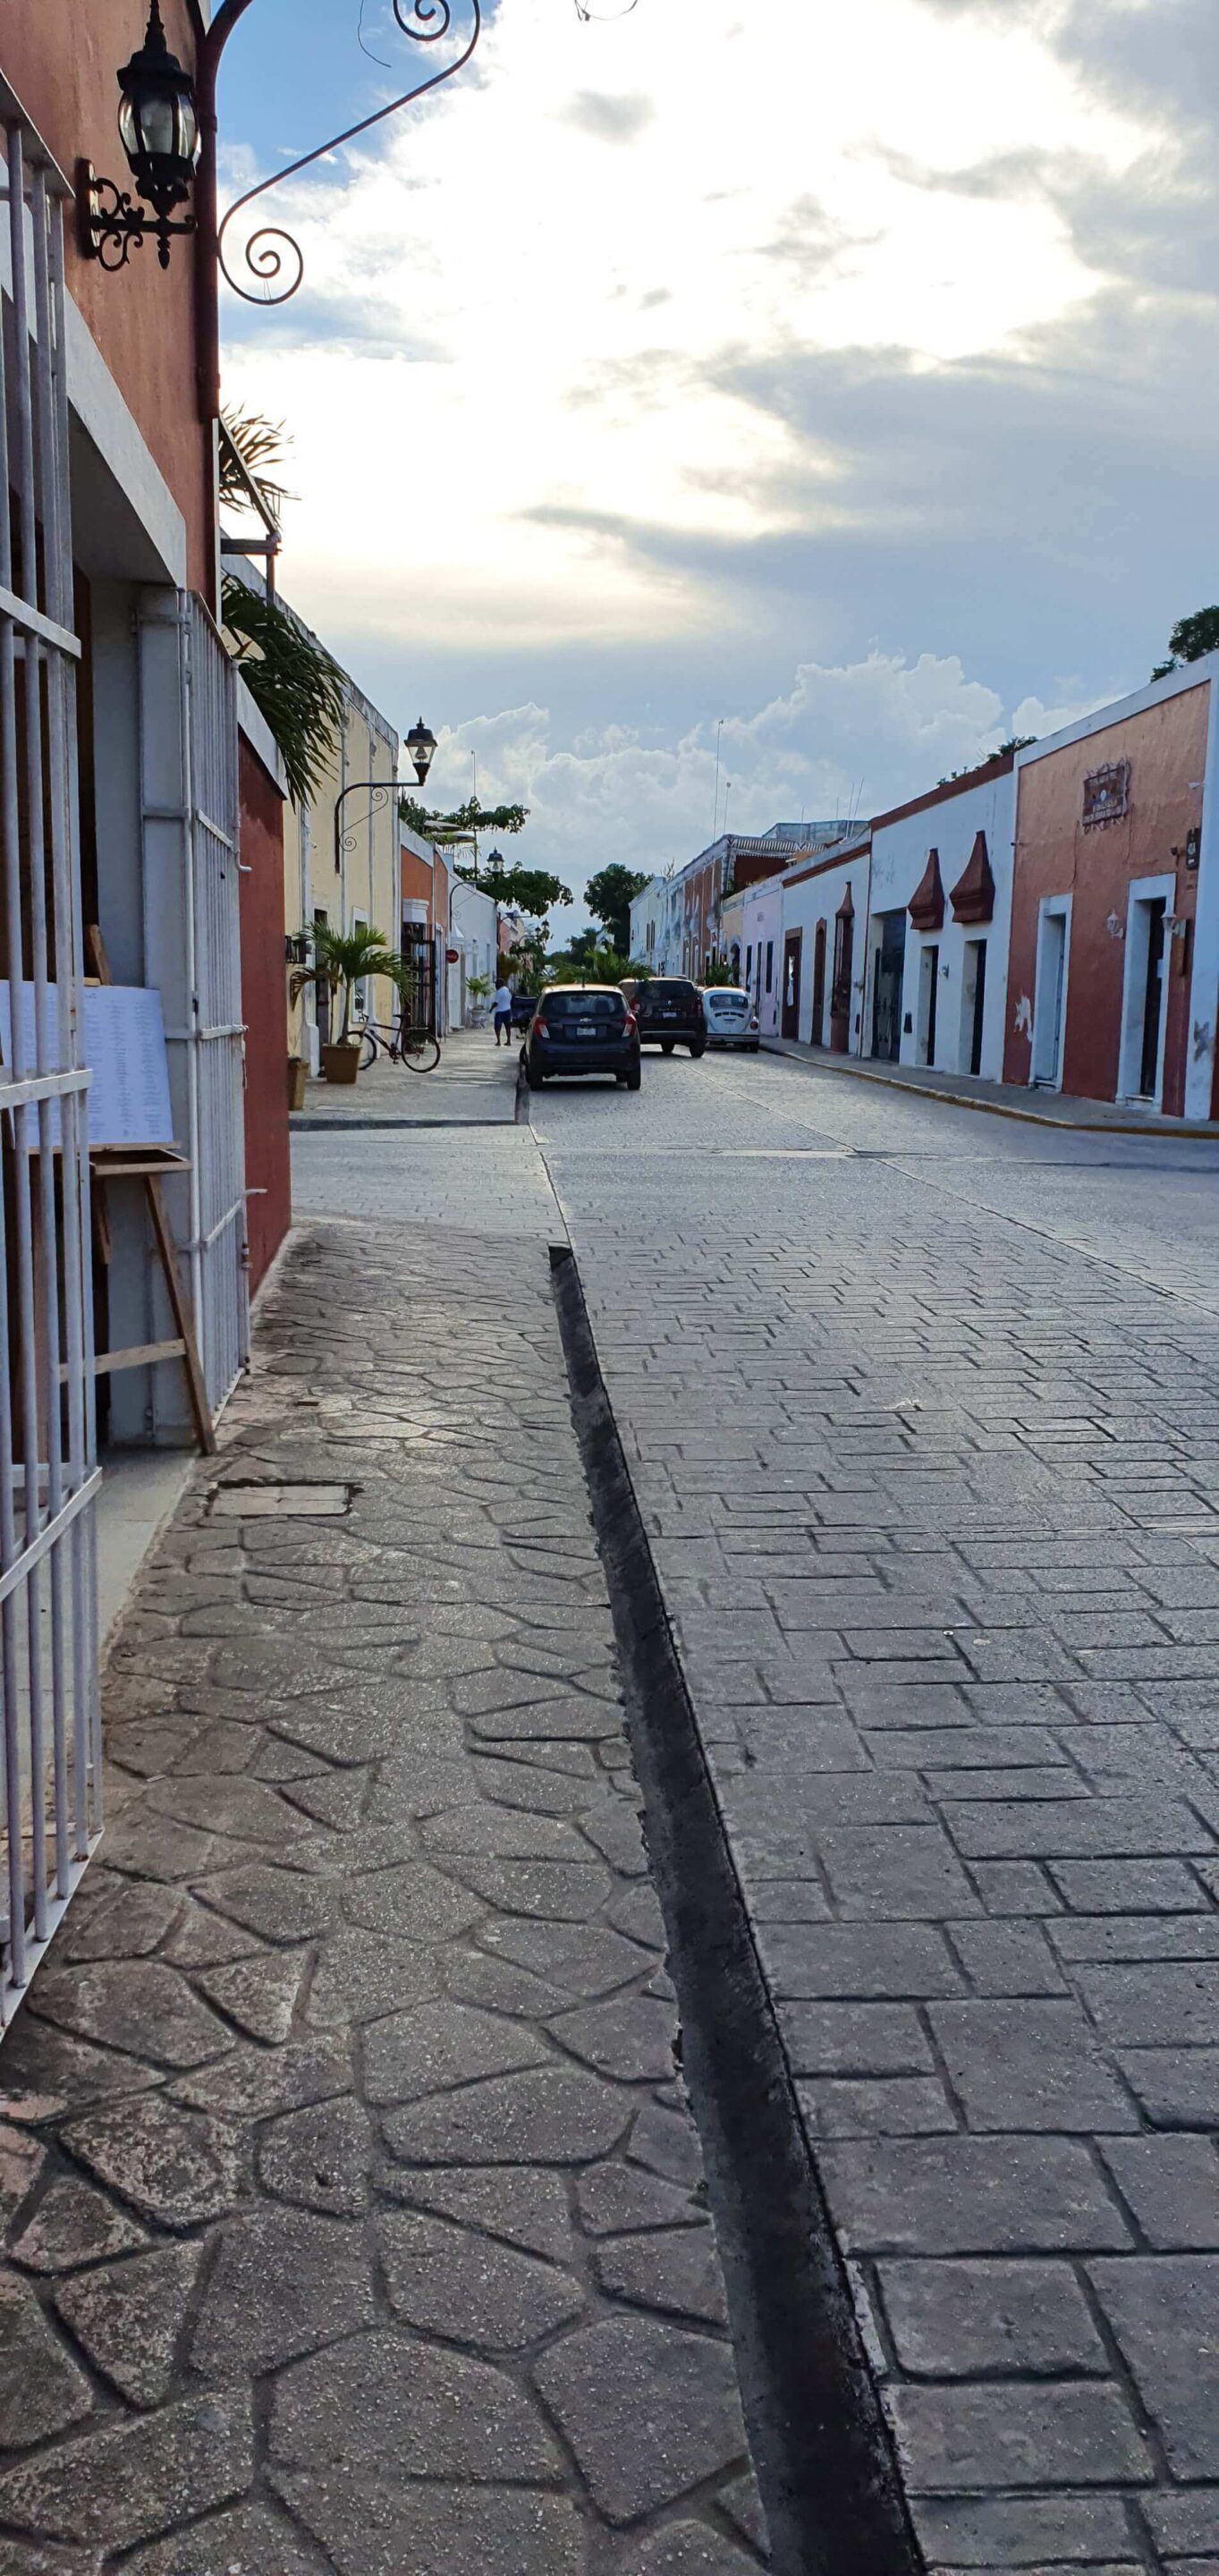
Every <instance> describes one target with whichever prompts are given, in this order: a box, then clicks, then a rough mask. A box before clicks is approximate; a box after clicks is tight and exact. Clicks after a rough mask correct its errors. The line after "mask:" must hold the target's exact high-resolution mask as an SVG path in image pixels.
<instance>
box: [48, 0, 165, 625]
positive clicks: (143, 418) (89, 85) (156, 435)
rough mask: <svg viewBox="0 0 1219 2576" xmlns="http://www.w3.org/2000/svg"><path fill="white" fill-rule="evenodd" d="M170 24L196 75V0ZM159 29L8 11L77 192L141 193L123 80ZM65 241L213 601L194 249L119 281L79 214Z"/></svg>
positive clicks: (82, 1) (150, 254) (148, 254)
mask: <svg viewBox="0 0 1219 2576" xmlns="http://www.w3.org/2000/svg"><path fill="white" fill-rule="evenodd" d="M162 16H163V18H164V22H165V33H166V37H167V40H168V42H169V46H170V49H171V51H172V52H174V53H176V54H177V56H178V59H179V61H180V62H182V63H184V64H185V65H186V66H187V69H188V70H191V69H193V67H194V53H195V49H194V38H193V35H192V31H191V21H190V12H189V9H188V6H187V0H162ZM147 23H148V5H147V0H4V6H3V8H2V9H0V70H3V72H4V76H5V78H6V80H7V81H8V82H9V83H10V86H11V87H12V88H13V89H14V90H15V91H16V93H17V96H18V98H19V99H20V101H21V104H22V106H23V108H24V109H25V110H26V113H27V115H28V116H29V117H30V118H31V120H32V122H33V124H34V125H35V126H36V127H37V129H38V132H39V133H40V134H41V136H42V139H43V141H44V143H46V144H47V145H48V147H49V149H50V150H51V152H52V153H53V154H54V156H55V159H56V160H57V161H58V163H59V166H60V168H61V170H62V171H63V172H64V175H65V177H66V178H67V179H68V180H69V181H71V182H72V183H73V184H75V178H76V163H77V160H78V159H81V158H83V159H85V160H88V161H92V162H93V163H94V165H95V167H96V169H97V170H98V171H99V173H100V174H101V176H102V177H104V178H107V179H113V180H115V181H116V182H117V183H118V185H119V186H120V187H126V186H129V185H130V172H129V170H128V166H127V161H126V157H125V155H124V152H123V147H122V145H121V143H120V141H119V136H118V124H117V116H118V97H119V93H118V82H117V78H116V75H117V72H118V70H119V67H120V65H121V64H123V63H125V62H127V61H129V59H130V57H131V55H132V54H133V53H135V52H137V51H138V49H139V47H140V46H141V45H142V43H143V41H144V31H145V28H146V26H147ZM65 231H66V272H67V283H68V288H69V291H70V293H71V294H72V296H73V297H74V299H75V301H76V303H77V304H78V306H79V307H80V310H81V312H82V314H83V315H84V318H85V321H86V322H87V323H88V326H89V329H90V331H91V332H92V334H93V337H94V339H95V340H96V342H97V345H98V347H99V349H100V350H101V353H102V356H103V357H104V359H105V361H106V364H107V366H108V367H109V369H110V372H111V374H112V375H113V377H114V378H115V381H116V383H117V384H118V386H119V389H120V391H121V393H122V394H123V397H124V399H125V401H126V402H127V404H128V406H129V408H130V410H131V411H132V413H133V414H134V417H135V419H136V421H137V423H138V425H139V428H140V430H141V432H142V434H143V436H144V438H145V440H146V442H147V444H148V446H149V448H150V449H151V452H152V454H153V456H154V457H155V459H156V462H157V464H158V466H159V467H160V469H161V472H162V474H163V475H164V477H165V480H166V482H167V483H168V485H169V488H170V490H171V492H172V493H173V496H174V499H175V501H176V502H177V504H178V507H179V509H180V510H181V512H182V514H183V517H184V518H185V520H186V525H187V532H188V546H189V558H188V560H189V580H190V585H191V587H192V589H196V590H200V591H203V592H205V593H206V589H207V570H208V558H207V545H208V539H209V529H210V515H209V507H208V495H209V491H210V455H211V438H210V432H205V431H204V429H203V427H202V425H201V423H200V421H199V419H198V417H197V397H196V387H195V338H194V317H193V306H192V279H193V246H192V244H191V243H190V242H189V241H175V243H174V245H173V253H172V257H171V260H170V265H169V267H168V269H167V270H163V269H162V268H161V267H160V266H159V265H158V262H157V255H156V250H155V247H154V246H152V245H151V244H148V243H145V245H144V247H143V248H142V249H140V250H136V251H134V252H133V253H132V255H131V258H130V260H129V262H128V265H127V267H126V268H125V269H122V270H120V271H119V272H118V273H117V275H114V276H110V275H107V273H106V272H105V271H104V270H103V269H102V268H101V267H100V266H99V265H98V263H97V261H96V260H90V259H82V258H81V255H80V252H79V250H78V248H77V243H76V230H75V221H74V217H73V214H72V210H71V209H70V208H69V209H68V210H67V222H66V226H65Z"/></svg>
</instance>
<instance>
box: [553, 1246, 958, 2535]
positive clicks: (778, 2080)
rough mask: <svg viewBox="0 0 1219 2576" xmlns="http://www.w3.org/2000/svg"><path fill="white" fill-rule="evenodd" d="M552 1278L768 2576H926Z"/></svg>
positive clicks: (714, 1812)
mask: <svg viewBox="0 0 1219 2576" xmlns="http://www.w3.org/2000/svg"><path fill="white" fill-rule="evenodd" d="M550 1262H551V1272H552V1277H553V1284H554V1292H555V1302H556V1305H557V1308H558V1316H559V1328H560V1332H561V1335H562V1340H563V1347H564V1351H565V1353H566V1358H567V1368H568V1376H569V1380H570V1387H571V1404H572V1415H573V1419H574V1422H575V1427H576V1434H577V1438H578V1440H579V1444H580V1449H581V1453H582V1456H583V1459H584V1467H585V1474H586V1476H587V1479H588V1486H589V1492H590V1496H591V1499H592V1507H593V1522H594V1526H595V1528H596V1531H597V1537H598V1542H599V1545H600V1550H601V1556H602V1561H603V1564H604V1567H605V1574H606V1581H607V1586H608V1590H609V1597H610V1606H611V1609H612V1612H613V1619H614V1629H615V1635H616V1638H617V1643H618V1652H619V1658H620V1662H621V1666H622V1674H623V1683H624V1693H625V1700H626V1712H627V1726H628V1731H629V1734H630V1739H631V1749H632V1752H633V1755H634V1760H635V1770H636V1776H637V1778H638V1781H639V1785H640V1788H641V1790H642V1791H643V1796H644V1810H645V1817H644V1821H645V1835H646V1841H647V1847H648V1856H649V1859H650V1861H651V1864H652V1869H653V1874H654V1878H655V1882H656V1890H657V1894H658V1896H659V1898H660V1902H661V1908H662V1911H663V1914H664V1918H665V1929H666V1933H667V1936H668V1943H669V1969H670V1973H671V1975H672V1978H673V1983H674V1985H675V1987H676V1989H677V1997H678V2005H679V2010H680V2017H681V2035H682V2072H683V2074H684V2077H685V2080H686V2084H687V2086H688V2089H689V2093H690V2099H691V2103H692V2106H693V2110H694V2116H695V2121H696V2124H697V2127H698V2131H699V2135H700V2138H701V2140H702V2146H703V2154H704V2159H705V2163H706V2170H707V2180H708V2188H709V2192H710V2198H711V2207H712V2214H713V2217H714V2220H715V2226H716V2236H717V2240H718V2243H719V2248H720V2257H721V2262H722V2265H723V2271H724V2278H725V2284H726V2288H727V2292H728V2302H729V2309H730V2313H731V2319H732V2331H733V2342H734V2346H735V2350H736V2356H737V2365H738V2371H739V2374H740V2382H741V2393H742V2397H743V2400H744V2404H745V2410H746V2416H747V2419H748V2424H749V2433H750V2445H751V2450H752V2453H753V2459H754V2465H755V2468H756V2471H757V2476H758V2483H759V2486H760V2489H761V2493H762V2499H763V2503H764V2505H765V2508H766V2515H767V2522H768V2525H769V2530H770V2539H771V2550H772V2562H773V2568H774V2576H924V2564H925V2562H924V2560H923V2556H922V2553H921V2551H920V2549H919V2546H918V2542H917V2540H916V2538H915V2535H914V2530H913V2526H912V2523H911V2520H910V2516H909V2512H908V2509H907V2506H906V2503H905V2498H904V2495H903V2492H902V2486H901V2479H900V2475H899V2472H898V2466H897V2461H896V2457H895V2454H894V2450H893V2446H892V2441H891V2437H890V2434H889V2430H888V2426H887V2423H886V2420H885V2416H884V2413H883V2409H882V2406H881V2402H880V2397H879V2394H878V2391H877V2388H876V2383H875V2381H874V2379H873V2377H872V2374H871V2371H870V2369H869V2366H868V2361H867V2356H866V2354H865V2351H864V2348H863V2344H862V2340H861V2337H860V2332H859V2326H858V2321H857V2318H856V2314H855V2309H854V2304H853V2301H852V2298H851V2293H850V2288H849V2285H848V2282H847V2278H846V2274H845V2270H844V2267H843V2262H842V2258H841V2255H840V2253H839V2251H838V2246H837V2243H836V2240H835V2236H834V2231H833V2227H832V2224H831V2221H830V2216H829V2212H828V2209H827V2207H826V2204H825V2200H824V2197H823V2194H822V2191H821V2186H820V2182H819V2179H818V2177H817V2174H816V2170H815V2167H814V2165H813V2162H812V2158H811V2156H810V2154H809V2150H808V2145H807V2141H806V2139H805V2134H804V2129H803V2125H802V2123H801V2119H800V2114H799V2110H798V2107H797V2103H796V2099H795V2094H794V2091H793V2088H792V2082H791V2076H790V2072H789V2070H788V2066H787V2060H786V2057H785V2054H784V2050H783V2046H782V2042H781V2039H780V2037H779V2031H778V2027H777V2024H776V2022H775V2018H774V2013H773V2009H772V2006H771V2002H770V1997H769V1993H768V1991H767V1987H766V1983H765V1980H764V1977H763V1974H762V1968H761V1963H760V1961H759V1958H758V1954H757V1950H756V1948H755V1946H754V1941H753V1935H752V1932H751V1929H750V1925H749V1919H748V1914H747V1911H746V1907H745V1902H744V1897H743V1894H742V1891H741V1886H740V1881H739V1879H738V1877H737V1874H736V1869H735V1866H734V1864H733V1860H732V1856H731V1853H730V1850H729V1846H728V1841H727V1836H726V1834H725V1831H724V1825H723V1819H722V1817H721V1814H720V1810H719V1805H718V1802H717V1800H716V1796H715V1791H714V1787H713V1785H712V1781H711V1777H710V1774H709V1772H708V1769H707V1764H706V1760H705V1757H704V1754H703V1749H702V1744H701V1740H700V1737H699V1732H698V1725H697V1720H696V1718H695V1714H694V1710H693V1707H692V1705H691V1701H690V1696H689V1692H688V1690H687V1687H686V1681H685V1676H684V1674H683V1672H682V1669H681V1664H680V1660H679V1658H678V1654H677V1649H676V1645H675V1643H674V1640H673V1635H672V1631H671V1628H670V1625H669V1620H668V1614H667V1612H666V1610H665V1606H664V1600H663V1596H662V1593H661V1588H660V1582H659V1578H658V1576H657V1573H656V1567H655V1564H654V1561H653V1557H652V1552H651V1548H650V1546H649V1544H648V1539H647V1534H646V1531H645V1529H644V1525H643V1520H642V1516H641V1514H640V1510H639V1505H638V1502H637V1500H636V1497H635V1491H634V1487H633V1485H632V1483H631V1479H630V1473H629V1470H628V1467H627V1463H626V1457H625V1454H624V1451H623V1448H622V1442H621V1439H620V1437H619V1433H618V1428H617V1424H616V1423H615V1420H614V1416H613V1411H612V1408H611V1405H610V1401H609V1396H608V1393H607V1391H606V1387H605V1382H604V1379H603V1377H602V1374H601V1367H600V1362H599V1360H598V1358H597V1351H596V1345H595V1342H594V1339H593V1332H592V1326H591V1324H590V1322H589V1317H588V1309H587V1306H586V1304H585V1299H584V1290H583V1287H582V1284H581V1281H580V1275H579V1270H578V1267H577V1264H576V1258H575V1255H574V1253H573V1252H572V1251H571V1250H570V1248H569V1247H568V1246H567V1245H566V1244H564V1245H561V1246H552V1248H551V1255H550Z"/></svg>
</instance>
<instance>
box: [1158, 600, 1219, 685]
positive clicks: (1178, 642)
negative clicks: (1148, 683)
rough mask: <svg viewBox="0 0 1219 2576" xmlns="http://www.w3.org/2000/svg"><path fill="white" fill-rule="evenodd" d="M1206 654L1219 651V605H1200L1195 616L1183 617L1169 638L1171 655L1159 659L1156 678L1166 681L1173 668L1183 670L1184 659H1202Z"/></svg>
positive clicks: (1198, 660) (1194, 660)
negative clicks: (1213, 606) (1217, 606)
mask: <svg viewBox="0 0 1219 2576" xmlns="http://www.w3.org/2000/svg"><path fill="white" fill-rule="evenodd" d="M1204 653H1219V608H1196V609H1195V610H1194V613H1193V615H1192V617H1179V618H1178V619H1177V622H1176V625H1175V626H1174V628H1173V630H1172V633H1171V635H1170V636H1169V638H1168V654H1169V658H1168V660H1167V661H1166V662H1157V664H1156V666H1155V669H1154V671H1153V672H1152V674H1151V676H1152V679H1153V680H1166V679H1167V677H1168V674H1169V672H1170V671H1179V670H1180V668H1181V665H1182V663H1183V662H1200V661H1201V659H1202V656H1203V654H1204Z"/></svg>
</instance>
